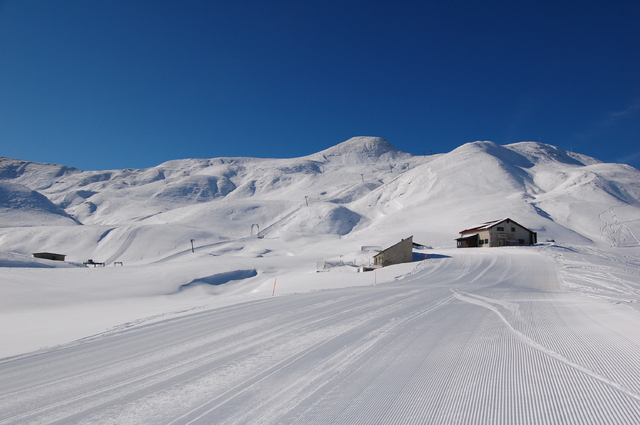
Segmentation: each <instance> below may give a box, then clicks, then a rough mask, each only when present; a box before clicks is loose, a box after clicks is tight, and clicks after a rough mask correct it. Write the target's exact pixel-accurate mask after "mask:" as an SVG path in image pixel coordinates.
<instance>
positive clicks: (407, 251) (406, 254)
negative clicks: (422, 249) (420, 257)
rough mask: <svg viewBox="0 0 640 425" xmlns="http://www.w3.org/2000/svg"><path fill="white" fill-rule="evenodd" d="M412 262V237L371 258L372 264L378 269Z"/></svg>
mask: <svg viewBox="0 0 640 425" xmlns="http://www.w3.org/2000/svg"><path fill="white" fill-rule="evenodd" d="M412 261H413V236H409V237H408V238H407V239H402V240H401V241H400V242H398V243H397V244H395V245H393V246H390V247H389V248H387V249H385V250H382V251H380V252H379V253H377V254H376V255H374V256H373V264H375V265H376V266H380V267H386V266H391V265H393V264H400V263H410V262H412Z"/></svg>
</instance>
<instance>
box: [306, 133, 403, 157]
mask: <svg viewBox="0 0 640 425" xmlns="http://www.w3.org/2000/svg"><path fill="white" fill-rule="evenodd" d="M411 156H412V155H411V154H408V153H406V152H402V151H400V150H398V149H396V148H395V147H393V146H392V145H391V144H390V143H389V142H387V141H386V140H384V139H383V138H381V137H365V136H360V137H352V138H351V139H349V140H347V141H344V142H342V143H340V144H338V145H336V146H333V147H330V148H329V149H325V150H323V151H320V152H318V153H315V154H313V155H310V156H308V158H310V159H313V160H316V161H321V162H338V163H343V164H367V163H371V162H378V161H383V162H391V161H397V160H398V159H407V158H410V157H411Z"/></svg>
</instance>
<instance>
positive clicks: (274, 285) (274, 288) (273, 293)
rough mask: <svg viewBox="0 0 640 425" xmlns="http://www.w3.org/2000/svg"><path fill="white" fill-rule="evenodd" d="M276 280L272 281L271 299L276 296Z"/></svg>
mask: <svg viewBox="0 0 640 425" xmlns="http://www.w3.org/2000/svg"><path fill="white" fill-rule="evenodd" d="M277 281H278V278H275V279H273V292H271V296H272V297H273V296H274V295H275V294H276V282H277Z"/></svg>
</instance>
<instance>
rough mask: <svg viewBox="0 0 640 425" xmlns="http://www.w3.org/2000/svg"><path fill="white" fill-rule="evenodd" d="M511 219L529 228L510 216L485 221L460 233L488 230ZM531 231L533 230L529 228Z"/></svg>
mask: <svg viewBox="0 0 640 425" xmlns="http://www.w3.org/2000/svg"><path fill="white" fill-rule="evenodd" d="M507 220H509V221H510V222H511V223H514V224H517V225H518V226H520V227H522V228H523V229H525V230H529V229H527V228H526V227H524V226H523V225H522V224H520V223H517V222H515V221H513V220H511V219H510V218H508V217H507V218H501V219H500V220H494V221H487V222H486V223H483V224H482V225H480V226H478V227H473V228H471V229H466V230H461V231H460V232H459V233H460V234H461V235H462V234H463V233H467V232H478V231H480V230H487V229H490V228H492V227H493V226H496V225H498V224H500V223H502V222H505V221H507ZM529 231H530V232H531V230H529Z"/></svg>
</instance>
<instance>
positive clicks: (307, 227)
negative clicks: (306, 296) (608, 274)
mask: <svg viewBox="0 0 640 425" xmlns="http://www.w3.org/2000/svg"><path fill="white" fill-rule="evenodd" d="M0 176H1V180H0V227H1V230H0V250H4V251H11V252H17V253H22V254H29V253H30V252H34V251H45V250H46V251H55V252H62V253H65V254H67V255H68V259H69V260H71V261H81V260H85V259H86V258H100V259H102V260H108V261H127V262H128V263H141V262H142V263H148V262H152V261H158V260H162V259H165V258H168V257H170V256H172V255H175V254H177V253H179V252H182V251H183V250H184V249H185V243H186V242H189V240H190V239H196V241H197V243H198V244H199V245H202V244H211V243H219V242H222V241H233V240H238V239H240V238H243V237H248V236H250V235H252V234H257V233H258V231H259V234H260V236H265V237H269V238H285V239H292V238H294V239H295V238H300V237H309V236H317V235H326V236H333V237H341V238H343V239H347V240H351V239H353V240H356V239H357V240H358V241H361V242H362V243H363V244H376V245H385V244H387V243H390V242H392V241H394V240H395V239H397V238H398V237H401V236H408V235H402V234H399V232H398V229H399V227H398V226H400V225H401V224H402V223H411V226H408V228H407V230H406V232H409V233H410V234H413V235H414V236H415V239H416V240H418V241H420V242H421V243H424V244H427V245H433V246H452V245H453V243H454V239H455V237H457V232H458V231H460V230H462V229H465V228H469V227H471V226H473V225H476V224H479V223H482V222H486V221H489V220H493V219H496V218H502V217H511V218H513V219H514V220H516V221H518V222H520V223H523V224H524V225H525V226H528V227H529V228H531V229H532V230H534V231H537V232H538V234H539V240H542V241H544V240H545V239H554V240H556V241H564V242H568V243H587V244H594V245H604V246H610V245H614V246H628V245H637V244H638V240H637V238H636V235H639V234H640V221H639V220H638V217H640V204H638V203H637V202H636V200H637V199H638V198H640V172H639V171H638V170H636V169H634V168H632V167H629V166H626V165H620V164H604V163H601V162H599V161H597V160H595V159H593V158H589V157H586V156H584V155H580V154H576V153H570V152H566V151H564V150H562V149H560V148H557V147H554V146H550V145H545V144H541V143H535V142H522V143H515V144H512V145H507V146H500V145H497V144H495V143H492V142H475V143H468V144H465V145H463V146H461V147H459V148H458V149H456V150H454V151H452V152H449V153H447V154H440V155H433V156H412V155H410V154H407V153H403V152H400V151H398V150H397V149H395V148H394V147H393V146H391V145H390V144H389V143H388V142H387V141H385V140H384V139H380V138H374V137H355V138H352V139H349V140H347V141H345V142H343V143H340V144H338V145H336V146H334V147H332V148H329V149H326V150H324V151H322V152H318V153H316V154H313V155H309V156H307V157H302V158H293V159H258V158H215V159H186V160H175V161H169V162H166V163H164V164H160V165H158V166H156V167H153V168H149V169H144V170H110V171H91V172H83V171H79V170H76V169H73V168H69V167H64V166H56V165H49V164H37V163H28V162H24V161H18V160H11V159H2V160H0ZM403 231H404V230H403ZM160 235H162V236H160ZM358 243H360V242H358ZM356 245H357V244H356ZM149 246H153V249H152V250H149V249H148V247H149Z"/></svg>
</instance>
